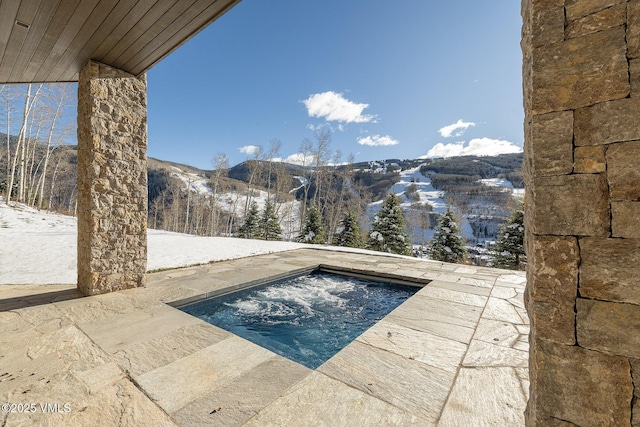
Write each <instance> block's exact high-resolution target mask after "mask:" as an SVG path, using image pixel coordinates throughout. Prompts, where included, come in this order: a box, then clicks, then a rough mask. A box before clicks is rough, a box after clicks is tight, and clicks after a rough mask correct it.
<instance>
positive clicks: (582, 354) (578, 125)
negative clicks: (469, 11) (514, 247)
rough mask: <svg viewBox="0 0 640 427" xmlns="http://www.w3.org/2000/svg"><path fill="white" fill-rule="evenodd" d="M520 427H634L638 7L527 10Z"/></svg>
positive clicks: (624, 3) (639, 229)
mask: <svg viewBox="0 0 640 427" xmlns="http://www.w3.org/2000/svg"><path fill="white" fill-rule="evenodd" d="M522 17H523V31H522V52H523V59H524V63H523V86H524V106H525V161H524V167H523V169H524V174H525V181H526V198H525V202H526V203H525V209H526V229H527V232H526V246H527V254H528V257H529V258H528V259H529V266H528V271H527V279H528V280H527V282H528V283H527V292H526V301H527V310H528V312H529V317H530V320H531V335H530V338H529V341H530V358H529V367H530V377H531V390H530V392H531V393H530V399H529V404H528V407H527V413H526V421H527V425H528V426H570V425H571V426H573V425H577V426H582V427H586V426H634V427H638V426H640V403H638V402H639V400H638V396H639V395H640V393H639V390H640V384H639V382H640V381H639V379H638V378H639V377H640V372H639V370H640V362H639V361H638V360H639V359H640V281H639V280H640V279H639V278H640V167H639V166H638V163H639V161H640V98H638V93H639V91H638V88H639V87H640V83H639V82H640V65H639V62H638V60H639V59H640V0H598V1H596V0H523V1H522Z"/></svg>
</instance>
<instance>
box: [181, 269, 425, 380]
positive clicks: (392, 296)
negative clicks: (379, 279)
mask: <svg viewBox="0 0 640 427" xmlns="http://www.w3.org/2000/svg"><path fill="white" fill-rule="evenodd" d="M416 290H417V289H416V288H410V287H406V286H394V285H388V284H380V283H375V282H371V281H367V280H360V279H355V278H349V277H345V276H339V275H335V274H327V273H320V274H311V275H307V276H300V277H296V278H292V279H285V280H284V281H280V282H277V283H274V284H273V285H267V286H263V287H258V288H253V289H246V290H244V291H240V292H238V293H235V294H229V295H225V296H222V297H219V298H214V299H211V300H206V301H202V302H200V303H195V304H193V305H192V306H188V307H184V308H183V310H184V311H186V312H188V313H191V314H193V315H195V316H198V317H200V318H201V319H203V320H205V321H207V322H209V323H211V324H214V325H216V326H219V327H221V328H224V329H226V330H228V331H230V332H233V333H235V334H237V335H240V336H242V337H244V338H246V339H248V340H250V341H253V342H254V343H256V344H259V345H262V346H263V347H266V348H268V349H270V350H272V351H274V352H276V353H278V354H280V355H282V356H285V357H288V358H290V359H292V360H294V361H296V362H298V363H301V364H303V365H305V366H307V367H310V368H316V367H318V366H319V365H320V364H322V363H323V362H324V361H326V360H327V359H329V358H330V357H331V356H333V355H334V354H335V353H337V352H338V351H339V350H340V349H342V348H343V347H344V346H345V345H347V344H348V343H349V342H351V341H352V340H354V339H355V338H356V337H357V336H358V335H360V334H361V333H362V332H364V331H365V330H366V329H367V328H369V327H370V326H371V325H373V324H374V323H375V322H377V321H378V320H379V319H381V318H382V317H384V316H385V315H386V314H387V313H389V312H390V311H391V310H393V309H394V308H395V307H397V306H398V305H399V304H400V303H401V302H402V301H404V300H405V299H407V298H408V297H409V296H410V295H412V294H413V293H415V291H416Z"/></svg>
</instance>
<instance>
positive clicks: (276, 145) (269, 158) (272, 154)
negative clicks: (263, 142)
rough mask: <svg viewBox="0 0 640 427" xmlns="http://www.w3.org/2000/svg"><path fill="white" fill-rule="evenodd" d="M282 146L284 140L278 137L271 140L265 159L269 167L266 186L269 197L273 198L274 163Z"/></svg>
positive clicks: (266, 172)
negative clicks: (281, 140)
mask: <svg viewBox="0 0 640 427" xmlns="http://www.w3.org/2000/svg"><path fill="white" fill-rule="evenodd" d="M280 147H282V142H280V140H278V139H272V140H270V141H269V149H268V150H267V151H265V153H264V156H263V159H264V160H265V161H266V162H267V168H266V171H265V174H266V176H265V181H266V182H265V184H266V185H265V187H267V198H269V199H270V198H271V188H272V187H271V180H272V177H273V163H274V160H275V158H276V157H278V156H279V155H280Z"/></svg>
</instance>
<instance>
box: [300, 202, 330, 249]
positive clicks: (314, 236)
mask: <svg viewBox="0 0 640 427" xmlns="http://www.w3.org/2000/svg"><path fill="white" fill-rule="evenodd" d="M296 240H297V241H298V242H301V243H313V244H323V243H324V227H323V226H322V215H321V214H320V210H318V208H317V206H316V205H312V206H311V207H310V208H309V209H308V210H307V213H306V215H305V217H304V225H303V226H302V231H301V232H300V235H299V236H298V237H297V238H296Z"/></svg>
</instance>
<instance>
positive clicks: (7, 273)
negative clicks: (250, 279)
mask: <svg viewBox="0 0 640 427" xmlns="http://www.w3.org/2000/svg"><path fill="white" fill-rule="evenodd" d="M76 239H77V220H76V218H74V217H70V216H65V215H58V214H53V213H50V212H45V211H37V210H35V209H32V208H29V207H26V206H24V205H19V204H17V205H16V206H15V207H8V206H7V205H6V203H5V202H4V200H2V199H0V284H2V285H7V284H13V285H17V284H28V283H31V284H64V283H76V274H77V273H76V271H77V270H76V259H77V258H76V256H77V254H76ZM306 246H307V245H304V244H301V243H290V242H266V241H262V240H246V239H236V238H230V237H199V236H191V235H188V234H179V233H170V232H167V231H160V230H149V231H148V251H149V252H148V258H149V260H148V265H147V267H148V269H149V270H156V269H161V268H175V267H182V266H187V265H194V264H201V263H207V262H210V261H222V260H226V259H234V258H242V257H247V256H252V255H259V254H265V253H272V252H281V251H287V250H291V249H296V248H301V247H306Z"/></svg>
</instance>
